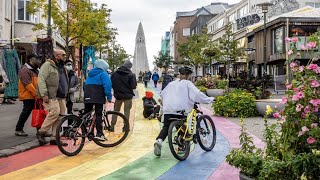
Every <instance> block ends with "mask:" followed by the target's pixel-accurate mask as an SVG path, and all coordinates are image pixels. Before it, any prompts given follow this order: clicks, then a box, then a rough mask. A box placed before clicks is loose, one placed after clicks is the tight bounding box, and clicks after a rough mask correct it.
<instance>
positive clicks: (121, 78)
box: [111, 60, 137, 119]
mask: <svg viewBox="0 0 320 180" xmlns="http://www.w3.org/2000/svg"><path fill="white" fill-rule="evenodd" d="M131 68H132V63H131V62H130V60H127V61H125V62H124V64H123V65H122V66H121V67H119V68H118V69H117V70H116V72H114V73H113V74H112V76H111V81H112V88H113V92H114V97H115V99H116V100H115V103H114V110H115V111H120V108H121V106H122V104H124V115H125V117H126V118H127V119H130V109H131V107H132V98H133V96H134V92H133V90H134V89H136V87H137V80H136V77H135V75H134V74H133V73H132V72H131V70H130V69H131Z"/></svg>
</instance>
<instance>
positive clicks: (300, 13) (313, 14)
mask: <svg viewBox="0 0 320 180" xmlns="http://www.w3.org/2000/svg"><path fill="white" fill-rule="evenodd" d="M304 17H305V18H310V19H311V18H319V17H320V9H319V8H313V7H311V6H305V7H302V8H300V9H297V10H294V11H291V12H288V13H285V14H281V15H279V16H275V17H272V18H270V20H269V22H272V21H274V20H276V19H279V18H304ZM263 23H264V22H263V20H262V21H260V22H259V23H256V24H253V25H251V26H248V27H247V29H248V31H249V32H250V31H253V30H257V29H258V28H260V27H262V26H263Z"/></svg>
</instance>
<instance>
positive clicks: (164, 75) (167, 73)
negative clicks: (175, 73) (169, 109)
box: [161, 70, 173, 90]
mask: <svg viewBox="0 0 320 180" xmlns="http://www.w3.org/2000/svg"><path fill="white" fill-rule="evenodd" d="M170 72H171V71H169V70H167V71H164V73H162V78H163V81H162V87H161V90H163V89H164V88H165V87H166V86H167V85H168V84H169V83H170V82H171V81H173V77H172V76H171V75H170Z"/></svg>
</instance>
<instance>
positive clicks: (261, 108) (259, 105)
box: [256, 99, 284, 117]
mask: <svg viewBox="0 0 320 180" xmlns="http://www.w3.org/2000/svg"><path fill="white" fill-rule="evenodd" d="M280 102H281V99H259V100H256V109H257V111H258V113H259V114H260V115H262V116H265V115H266V109H267V107H266V106H267V105H269V106H270V107H271V108H272V109H273V112H274V111H275V109H276V106H277V110H278V111H280V110H282V109H283V108H284V104H280ZM272 115H273V113H271V115H270V116H272ZM272 117H273V116H272Z"/></svg>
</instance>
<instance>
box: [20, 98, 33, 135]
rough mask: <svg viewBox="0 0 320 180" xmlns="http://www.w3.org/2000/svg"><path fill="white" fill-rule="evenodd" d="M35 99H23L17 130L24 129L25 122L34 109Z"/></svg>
mask: <svg viewBox="0 0 320 180" xmlns="http://www.w3.org/2000/svg"><path fill="white" fill-rule="evenodd" d="M34 101H35V100H34V99H27V100H23V109H22V112H21V114H20V116H19V120H18V122H17V125H16V131H22V130H23V127H24V124H25V123H26V121H27V120H28V118H29V116H30V114H31V112H32V109H33V108H34Z"/></svg>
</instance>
